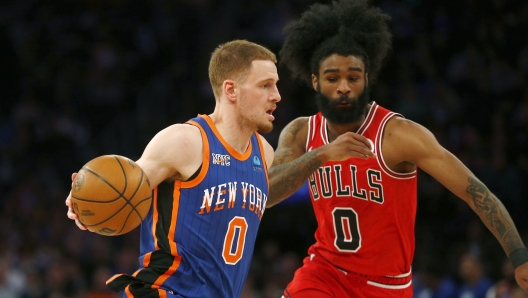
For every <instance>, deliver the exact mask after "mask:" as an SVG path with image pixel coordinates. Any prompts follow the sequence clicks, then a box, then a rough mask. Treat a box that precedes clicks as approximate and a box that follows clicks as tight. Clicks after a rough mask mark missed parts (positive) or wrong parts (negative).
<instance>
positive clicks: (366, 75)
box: [365, 72, 368, 86]
mask: <svg viewBox="0 0 528 298" xmlns="http://www.w3.org/2000/svg"><path fill="white" fill-rule="evenodd" d="M365 86H368V72H367V73H366V74H365Z"/></svg>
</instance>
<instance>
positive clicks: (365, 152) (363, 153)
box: [352, 146, 376, 159]
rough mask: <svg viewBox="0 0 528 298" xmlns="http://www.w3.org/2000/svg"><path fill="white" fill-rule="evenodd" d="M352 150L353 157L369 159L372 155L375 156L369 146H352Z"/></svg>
mask: <svg viewBox="0 0 528 298" xmlns="http://www.w3.org/2000/svg"><path fill="white" fill-rule="evenodd" d="M352 151H353V155H354V156H355V157H359V158H362V159H369V158H372V157H376V155H375V154H374V152H372V151H371V150H370V149H369V148H365V147H364V146H353V148H352ZM354 153H356V154H354Z"/></svg>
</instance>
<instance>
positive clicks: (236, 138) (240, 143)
mask: <svg viewBox="0 0 528 298" xmlns="http://www.w3.org/2000/svg"><path fill="white" fill-rule="evenodd" d="M209 117H210V118H211V120H213V123H214V125H215V127H216V130H217V131H218V132H219V133H220V135H221V136H222V138H223V139H224V141H226V142H227V143H228V144H229V145H230V146H231V147H233V149H235V150H236V151H237V152H239V153H244V152H246V149H247V148H248V146H249V140H250V138H251V135H252V134H253V133H254V132H255V131H254V130H251V129H248V128H247V127H246V126H245V125H242V123H240V121H237V118H236V117H237V116H236V114H235V112H234V111H230V112H229V113H227V112H220V111H219V109H217V108H215V111H214V112H213V113H212V114H210V115H209Z"/></svg>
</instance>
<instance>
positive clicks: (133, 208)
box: [114, 156, 145, 229]
mask: <svg viewBox="0 0 528 298" xmlns="http://www.w3.org/2000/svg"><path fill="white" fill-rule="evenodd" d="M114 158H115V160H116V161H117V163H118V164H119V166H120V167H121V171H122V172H123V177H124V178H125V189H123V194H124V193H125V192H126V190H127V188H128V177H127V175H126V172H125V168H124V166H123V165H122V164H121V161H119V159H118V158H117V157H116V156H114ZM140 169H141V167H140ZM144 175H145V173H144V172H143V170H141V177H140V178H139V183H138V185H137V187H136V190H134V193H133V194H132V196H131V197H130V199H129V200H127V198H125V197H124V196H121V197H122V198H123V199H124V200H125V201H126V203H127V204H128V205H130V207H132V210H130V213H132V211H135V212H136V214H137V215H138V216H139V218H140V219H141V221H143V216H141V214H140V213H139V211H138V210H137V209H136V206H137V205H136V206H134V205H132V204H131V203H130V201H132V200H133V199H134V197H135V196H136V194H137V192H138V191H139V189H140V188H141V185H143V177H144ZM138 205H139V204H138ZM130 213H129V214H128V215H127V217H126V220H125V222H124V224H123V227H124V226H125V225H126V223H127V221H128V218H129V217H130ZM122 229H123V228H122Z"/></svg>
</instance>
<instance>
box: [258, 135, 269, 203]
mask: <svg viewBox="0 0 528 298" xmlns="http://www.w3.org/2000/svg"><path fill="white" fill-rule="evenodd" d="M255 134H256V135H257V141H258V145H259V148H260V156H261V157H262V161H263V164H264V171H265V173H266V182H267V183H268V193H269V177H268V163H267V162H266V152H265V151H264V145H263V143H262V140H261V139H260V135H259V134H258V133H255Z"/></svg>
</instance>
